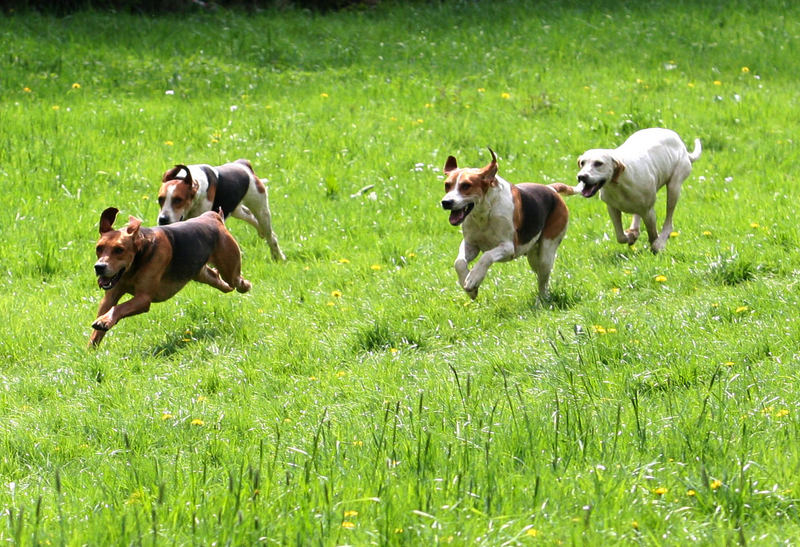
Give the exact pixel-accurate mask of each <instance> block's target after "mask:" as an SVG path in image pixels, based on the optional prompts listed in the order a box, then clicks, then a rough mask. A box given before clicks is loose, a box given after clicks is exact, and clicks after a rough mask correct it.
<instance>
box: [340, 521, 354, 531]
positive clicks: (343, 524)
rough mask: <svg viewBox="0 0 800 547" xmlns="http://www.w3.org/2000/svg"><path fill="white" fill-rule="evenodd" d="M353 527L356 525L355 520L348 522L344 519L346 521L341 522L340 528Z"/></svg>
mask: <svg viewBox="0 0 800 547" xmlns="http://www.w3.org/2000/svg"><path fill="white" fill-rule="evenodd" d="M355 527H356V523H355V522H350V521H349V520H346V521H344V522H342V528H348V529H351V528H355Z"/></svg>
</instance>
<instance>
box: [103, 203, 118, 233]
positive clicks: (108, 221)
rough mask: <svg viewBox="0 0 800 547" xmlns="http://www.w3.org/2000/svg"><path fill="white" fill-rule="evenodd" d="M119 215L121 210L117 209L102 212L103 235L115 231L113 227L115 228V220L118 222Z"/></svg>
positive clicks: (112, 208)
mask: <svg viewBox="0 0 800 547" xmlns="http://www.w3.org/2000/svg"><path fill="white" fill-rule="evenodd" d="M117 213H119V209H117V208H116V207H109V208H108V209H106V210H105V211H103V212H102V214H101V215H100V233H101V234H104V233H106V232H110V231H111V230H113V228H112V226H114V220H116V218H117Z"/></svg>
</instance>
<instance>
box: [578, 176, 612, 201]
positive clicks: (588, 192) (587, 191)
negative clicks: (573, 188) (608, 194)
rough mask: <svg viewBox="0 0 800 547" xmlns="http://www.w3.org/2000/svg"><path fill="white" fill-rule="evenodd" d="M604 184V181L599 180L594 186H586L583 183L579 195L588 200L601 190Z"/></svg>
mask: <svg viewBox="0 0 800 547" xmlns="http://www.w3.org/2000/svg"><path fill="white" fill-rule="evenodd" d="M605 183H606V181H604V180H601V181H600V182H598V183H596V184H586V183H585V182H584V183H583V188H581V195H582V196H583V197H585V198H590V197H592V196H593V195H595V194H596V193H597V192H598V191H600V188H602V186H603V185H604V184H605Z"/></svg>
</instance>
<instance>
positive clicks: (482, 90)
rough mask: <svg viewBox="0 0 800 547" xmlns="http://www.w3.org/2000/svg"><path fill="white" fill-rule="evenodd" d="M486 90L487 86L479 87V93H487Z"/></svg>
mask: <svg viewBox="0 0 800 547" xmlns="http://www.w3.org/2000/svg"><path fill="white" fill-rule="evenodd" d="M485 92H486V88H485V87H479V88H478V93H485Z"/></svg>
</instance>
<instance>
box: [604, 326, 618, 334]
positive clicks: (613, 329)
mask: <svg viewBox="0 0 800 547" xmlns="http://www.w3.org/2000/svg"><path fill="white" fill-rule="evenodd" d="M606 332H607V333H609V334H614V333H615V332H617V329H616V328H614V327H608V328H607V329H606Z"/></svg>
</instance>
